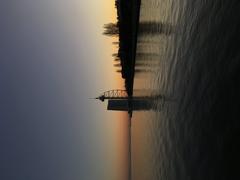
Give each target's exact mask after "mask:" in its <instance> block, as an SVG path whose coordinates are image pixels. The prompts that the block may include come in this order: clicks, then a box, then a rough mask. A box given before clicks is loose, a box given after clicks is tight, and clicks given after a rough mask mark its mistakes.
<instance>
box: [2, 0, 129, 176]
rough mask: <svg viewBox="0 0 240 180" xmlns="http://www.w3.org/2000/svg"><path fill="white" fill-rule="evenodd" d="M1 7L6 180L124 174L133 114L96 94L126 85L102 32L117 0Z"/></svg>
mask: <svg viewBox="0 0 240 180" xmlns="http://www.w3.org/2000/svg"><path fill="white" fill-rule="evenodd" d="M0 13H1V16H0V23H1V30H0V32H1V33H0V38H1V42H0V46H1V47H0V51H1V53H0V58H1V61H0V87H1V89H0V120H1V121H0V133H1V136H0V143H1V149H0V167H1V171H0V179H8V180H19V179H24V180H33V179H34V180H38V179H39V180H43V179H44V180H80V179H81V180H84V179H86V180H95V179H98V180H106V179H109V180H120V179H121V180H122V179H123V178H124V177H125V175H126V172H127V163H126V162H127V148H128V147H127V141H126V140H127V131H126V127H127V115H126V114H125V113H115V112H107V111H106V104H102V103H101V102H97V101H95V100H90V99H89V98H91V97H95V96H97V95H99V94H100V93H102V92H103V91H106V90H110V89H115V88H118V89H119V88H123V82H122V80H121V76H120V74H117V73H116V72H115V71H116V69H115V68H114V67H113V59H112V56H111V55H112V53H115V52H116V47H114V46H113V45H112V41H114V40H113V39H111V38H109V37H105V36H103V35H102V32H103V24H105V23H109V22H115V9H114V0H101V1H99V0H88V1H82V0H81V1H80V0H41V1H37V0H18V1H14V0H9V1H4V2H1V5H0Z"/></svg>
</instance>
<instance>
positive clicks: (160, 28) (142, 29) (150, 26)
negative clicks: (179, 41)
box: [139, 21, 174, 35]
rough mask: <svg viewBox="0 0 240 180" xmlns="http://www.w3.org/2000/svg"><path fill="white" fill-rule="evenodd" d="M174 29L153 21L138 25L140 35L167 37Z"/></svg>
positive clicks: (168, 25) (169, 25)
mask: <svg viewBox="0 0 240 180" xmlns="http://www.w3.org/2000/svg"><path fill="white" fill-rule="evenodd" d="M173 29H174V27H173V26H172V25H171V24H167V23H163V22H155V21H145V22H140V23H139V33H140V34H150V35H154V34H165V35H169V34H171V33H172V32H173Z"/></svg>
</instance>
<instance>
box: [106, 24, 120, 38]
mask: <svg viewBox="0 0 240 180" xmlns="http://www.w3.org/2000/svg"><path fill="white" fill-rule="evenodd" d="M103 27H104V29H105V30H104V32H103V34H104V35H107V36H119V28H118V26H117V24H115V23H108V24H104V26H103Z"/></svg>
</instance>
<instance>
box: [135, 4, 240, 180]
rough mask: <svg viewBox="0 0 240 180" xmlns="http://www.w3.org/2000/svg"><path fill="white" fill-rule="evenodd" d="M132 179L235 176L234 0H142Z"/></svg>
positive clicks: (238, 75)
mask: <svg viewBox="0 0 240 180" xmlns="http://www.w3.org/2000/svg"><path fill="white" fill-rule="evenodd" d="M140 23H142V25H140V32H139V37H138V45H137V59H136V69H137V71H136V77H135V84H134V88H135V89H137V90H139V89H140V90H144V92H147V93H150V94H155V93H157V94H162V95H164V96H165V97H166V100H165V101H162V100H158V101H156V102H155V106H156V109H155V110H152V111H148V112H134V114H133V120H132V179H135V180H145V179H146V180H155V179H161V180H165V179H166V180H168V179H169V180H172V179H177V180H180V179H183V180H188V179H192V180H198V179H199V180H206V179H207V180H208V179H209V180H212V179H218V180H219V179H220V180H221V179H230V180H231V179H240V170H239V169H240V165H239V164H240V155H239V153H240V123H239V122H240V36H239V32H240V1H239V0H205V1H204V0H142V6H141V15H140Z"/></svg>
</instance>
